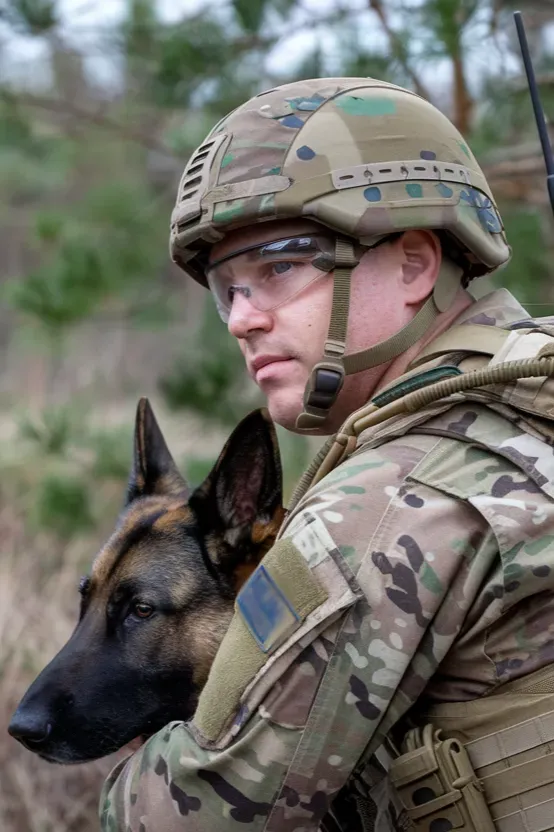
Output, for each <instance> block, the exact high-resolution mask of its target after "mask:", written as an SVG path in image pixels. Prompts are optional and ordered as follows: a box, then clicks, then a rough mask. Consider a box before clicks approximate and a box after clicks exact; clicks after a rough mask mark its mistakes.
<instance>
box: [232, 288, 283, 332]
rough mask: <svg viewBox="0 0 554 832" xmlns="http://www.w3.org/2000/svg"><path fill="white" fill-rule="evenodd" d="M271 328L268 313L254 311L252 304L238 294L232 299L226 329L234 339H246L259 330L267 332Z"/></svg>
mask: <svg viewBox="0 0 554 832" xmlns="http://www.w3.org/2000/svg"><path fill="white" fill-rule="evenodd" d="M272 326H273V318H272V316H271V313H270V312H263V311H261V310H260V309H256V307H255V306H253V304H252V302H251V301H250V300H249V299H248V298H247V297H245V296H244V295H243V294H241V293H240V292H237V293H236V294H235V296H234V297H233V305H232V306H231V312H230V313H229V321H228V323H227V327H228V329H229V332H230V333H231V335H233V336H234V337H235V338H246V337H247V336H248V335H249V334H250V333H251V332H254V331H255V330H257V329H261V330H263V331H264V332H269V330H270V329H271V328H272Z"/></svg>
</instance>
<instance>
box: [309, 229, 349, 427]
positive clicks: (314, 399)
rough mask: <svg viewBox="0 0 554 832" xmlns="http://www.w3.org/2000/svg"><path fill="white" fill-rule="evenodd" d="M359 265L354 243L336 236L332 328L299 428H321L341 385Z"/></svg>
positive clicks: (311, 385)
mask: <svg viewBox="0 0 554 832" xmlns="http://www.w3.org/2000/svg"><path fill="white" fill-rule="evenodd" d="M357 265H358V260H357V258H356V254H355V252H354V245H353V244H352V243H351V242H350V241H349V240H340V239H337V240H336V242H335V268H334V270H333V302H332V306H331V317H330V320H329V330H328V332H327V338H326V340H325V347H324V350H323V358H322V360H321V361H320V362H318V363H317V364H316V365H315V367H312V372H311V373H310V377H309V379H308V383H307V384H306V389H305V390H304V410H303V411H302V413H300V414H299V416H298V418H297V419H296V429H297V430H313V429H314V428H318V427H321V426H322V425H323V424H324V423H325V420H326V419H327V416H328V415H329V411H330V409H331V407H332V406H333V404H334V403H335V401H336V398H337V396H338V394H339V392H340V390H341V388H342V385H343V381H344V375H345V372H344V365H343V355H344V350H345V349H346V335H347V331H348V312H349V307H350V278H351V276H352V271H353V269H355V268H356V266H357Z"/></svg>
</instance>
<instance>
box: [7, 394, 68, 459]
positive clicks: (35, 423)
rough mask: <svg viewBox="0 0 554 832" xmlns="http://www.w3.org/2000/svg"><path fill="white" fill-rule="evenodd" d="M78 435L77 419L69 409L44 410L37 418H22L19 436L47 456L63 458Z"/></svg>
mask: <svg viewBox="0 0 554 832" xmlns="http://www.w3.org/2000/svg"><path fill="white" fill-rule="evenodd" d="M77 433H78V417H77V414H76V413H75V411H74V410H73V409H72V408H70V407H67V406H66V407H55V408H46V409H45V410H43V411H42V413H41V414H40V415H39V416H38V417H37V418H32V417H30V416H24V417H23V418H22V419H21V420H20V422H19V435H20V437H21V438H22V439H25V440H28V441H31V442H32V443H33V444H34V445H36V446H37V448H38V450H39V451H40V452H41V453H43V454H47V455H57V456H64V455H65V454H66V452H67V450H68V447H69V445H70V443H71V442H72V441H74V439H75V437H76V435H77Z"/></svg>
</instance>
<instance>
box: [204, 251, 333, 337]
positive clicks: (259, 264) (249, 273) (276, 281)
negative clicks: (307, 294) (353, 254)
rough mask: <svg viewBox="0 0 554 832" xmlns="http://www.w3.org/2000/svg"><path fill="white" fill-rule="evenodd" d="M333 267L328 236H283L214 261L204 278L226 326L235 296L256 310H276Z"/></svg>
mask: <svg viewBox="0 0 554 832" xmlns="http://www.w3.org/2000/svg"><path fill="white" fill-rule="evenodd" d="M334 267H335V241H334V240H333V239H329V238H328V237H322V236H317V235H316V236H307V235H302V236H298V237H285V238H284V239H282V240H272V241H271V242H268V243H263V244H258V245H255V246H248V247H247V248H243V249H240V250H238V251H234V252H233V253H232V254H228V255H227V256H226V257H222V258H220V259H219V260H215V261H214V262H213V263H210V265H209V266H208V267H207V269H206V279H207V281H208V286H209V287H210V289H211V291H212V294H213V296H214V298H215V302H216V305H217V309H218V311H219V315H220V317H221V319H222V320H223V321H224V322H225V323H227V322H228V321H229V316H230V314H231V307H232V305H233V299H234V297H235V295H237V294H240V295H243V296H244V297H245V298H248V300H249V302H250V303H251V304H252V305H253V306H254V307H255V308H256V309H259V310H260V311H264V312H267V311H269V310H271V309H276V308H277V307H278V306H281V304H283V303H285V302H286V301H288V300H291V298H293V297H294V296H295V295H297V294H298V293H299V292H302V291H303V290H304V289H306V288H307V287H308V286H309V285H310V284H311V283H313V282H314V281H315V280H317V279H318V278H320V277H322V276H323V275H324V274H327V273H328V272H330V271H332V270H333V269H334Z"/></svg>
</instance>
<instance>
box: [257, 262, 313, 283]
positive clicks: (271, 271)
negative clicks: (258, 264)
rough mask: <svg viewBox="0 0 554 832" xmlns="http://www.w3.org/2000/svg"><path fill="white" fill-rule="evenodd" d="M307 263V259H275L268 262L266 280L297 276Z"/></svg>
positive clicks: (286, 278) (280, 279)
mask: <svg viewBox="0 0 554 832" xmlns="http://www.w3.org/2000/svg"><path fill="white" fill-rule="evenodd" d="M305 265H306V261H305V260H301V261H297V260H274V261H273V262H272V263H267V264H266V271H265V275H264V277H265V280H266V281H267V280H269V281H272V280H273V281H283V280H288V279H290V278H291V277H296V276H297V275H298V274H299V273H300V270H301V269H303V268H304V267H305Z"/></svg>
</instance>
